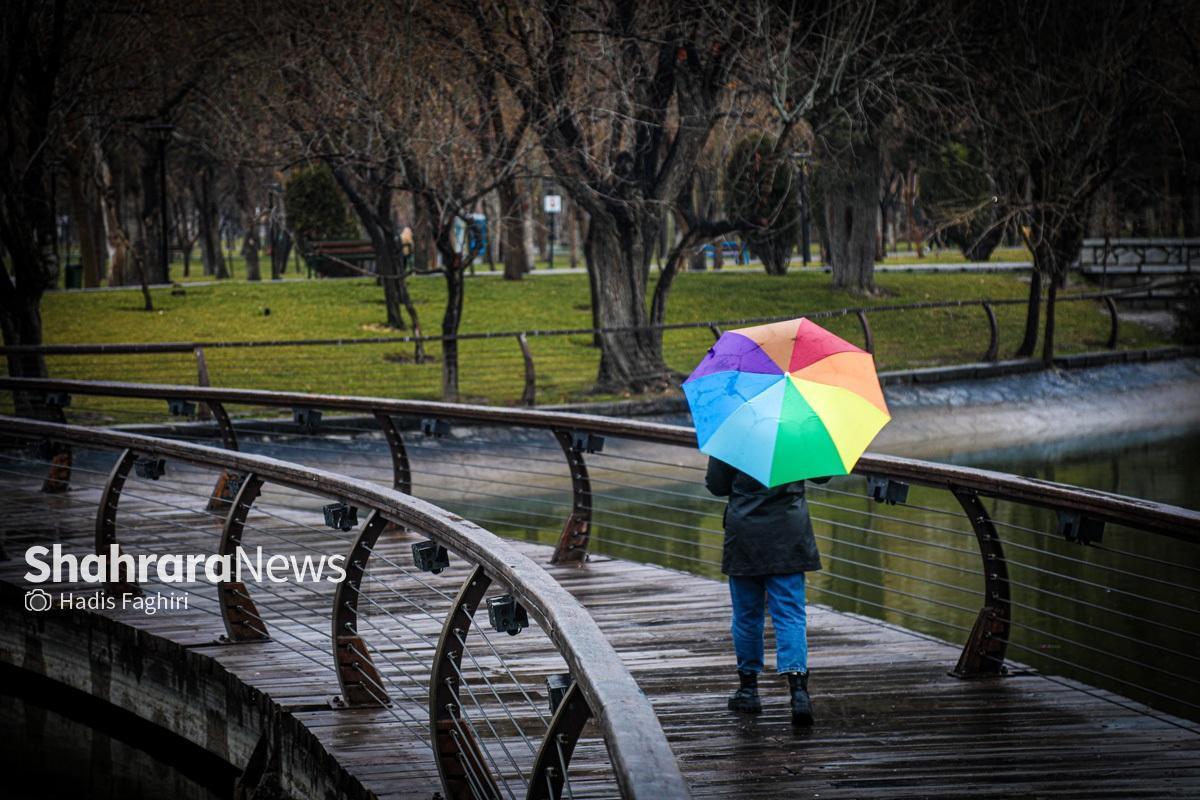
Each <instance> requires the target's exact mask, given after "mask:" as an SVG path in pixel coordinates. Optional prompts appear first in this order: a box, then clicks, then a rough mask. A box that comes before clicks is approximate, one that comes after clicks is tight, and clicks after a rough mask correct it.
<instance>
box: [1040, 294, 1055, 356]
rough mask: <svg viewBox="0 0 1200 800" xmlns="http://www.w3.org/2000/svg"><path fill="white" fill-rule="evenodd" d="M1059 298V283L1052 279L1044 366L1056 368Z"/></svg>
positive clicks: (1047, 306) (1044, 337)
mask: <svg viewBox="0 0 1200 800" xmlns="http://www.w3.org/2000/svg"><path fill="white" fill-rule="evenodd" d="M1057 298H1058V281H1057V280H1054V279H1053V278H1051V279H1050V290H1049V292H1047V294H1046V334H1045V336H1043V337H1042V366H1043V367H1045V368H1046V369H1050V368H1051V367H1053V366H1054V305H1055V304H1054V301H1055V300H1056V299H1057Z"/></svg>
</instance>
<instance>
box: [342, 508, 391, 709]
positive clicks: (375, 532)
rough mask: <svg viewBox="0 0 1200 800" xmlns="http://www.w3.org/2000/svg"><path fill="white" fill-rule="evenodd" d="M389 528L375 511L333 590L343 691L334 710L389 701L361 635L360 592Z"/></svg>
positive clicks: (359, 535) (348, 557) (378, 704)
mask: <svg viewBox="0 0 1200 800" xmlns="http://www.w3.org/2000/svg"><path fill="white" fill-rule="evenodd" d="M387 527H388V521H387V520H386V519H384V518H383V515H382V514H380V513H379V512H378V511H372V512H371V516H369V517H367V522H366V524H365V525H363V527H362V530H361V531H359V533H358V536H357V537H355V539H354V544H353V545H352V546H351V547H350V554H349V555H348V556H346V576H345V577H344V578H342V580H341V581H339V582H338V585H337V588H336V589H334V593H333V631H332V634H333V635H332V644H333V663H334V669H335V671H336V672H337V677H338V684H339V685H340V686H341V688H342V694H341V697H338V698H335V699H334V701H333V703H332V705H333V706H334V707H335V708H356V707H361V706H384V705H387V704H388V703H389V702H390V700H389V698H388V695H387V692H386V691H385V690H384V688H383V679H382V678H381V677H380V676H379V671H378V670H377V669H375V663H374V662H373V661H372V660H371V655H370V652H369V651H368V650H367V646H366V644H365V643H364V642H363V640H362V638H361V637H360V636H359V635H358V593H359V591H360V587H361V586H362V579H363V575H364V574H365V573H366V571H367V560H368V559H370V558H371V553H372V552H373V551H374V550H375V543H376V542H377V541H379V535H380V534H381V533H383V531H384V529H385V528H387Z"/></svg>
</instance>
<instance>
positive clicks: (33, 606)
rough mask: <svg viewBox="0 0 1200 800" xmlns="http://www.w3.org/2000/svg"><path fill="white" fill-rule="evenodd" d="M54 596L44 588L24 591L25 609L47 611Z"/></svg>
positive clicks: (52, 602)
mask: <svg viewBox="0 0 1200 800" xmlns="http://www.w3.org/2000/svg"><path fill="white" fill-rule="evenodd" d="M52 605H54V598H53V597H52V596H51V595H50V593H49V592H47V591H46V590H45V589H33V590H31V591H28V592H26V593H25V610H26V611H49V610H50V607H51V606H52Z"/></svg>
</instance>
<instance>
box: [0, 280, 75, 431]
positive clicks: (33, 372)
mask: <svg viewBox="0 0 1200 800" xmlns="http://www.w3.org/2000/svg"><path fill="white" fill-rule="evenodd" d="M12 300H13V302H12V303H11V304H9V303H6V304H5V305H6V306H7V307H6V308H4V309H3V313H0V331H2V332H3V334H4V344H5V345H6V346H8V347H15V346H18V345H32V346H38V345H41V344H42V312H41V293H40V292H38V293H37V297H36V298H31V297H29V295H27V294H25V293H19V294H18V295H17V296H15V297H13V298H12ZM7 361H8V374H9V376H10V377H13V378H45V377H46V376H47V372H46V357H45V356H43V355H42V354H41V353H20V354H16V355H10V356H8V357H7ZM13 410H14V411H15V412H16V414H17V416H19V417H35V418H39V419H49V420H51V421H54V422H61V421H62V420H59V419H54V418H53V417H52V416H51V414H50V409H49V408H48V407H47V406H46V404H45V403H44V402H43V401H42V395H41V394H40V393H36V392H18V391H14V392H13Z"/></svg>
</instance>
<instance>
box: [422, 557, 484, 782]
mask: <svg viewBox="0 0 1200 800" xmlns="http://www.w3.org/2000/svg"><path fill="white" fill-rule="evenodd" d="M491 584H492V579H491V578H489V577H488V576H487V574H486V573H485V572H484V571H483V567H481V566H477V567H475V569H473V570H472V571H471V575H470V576H469V577H468V578H467V580H466V581H465V582H464V583H463V585H462V588H461V589H459V590H458V596H457V597H455V598H454V605H453V606H452V607H451V609H450V613H449V615H448V616H447V617H446V623H445V625H443V626H442V635H441V636H440V637H438V644H437V651H436V653H435V654H434V657H433V670H432V672H431V674H430V676H429V726H430V734H431V736H432V740H433V752H434V754H435V756H436V758H437V765H438V774H439V775H441V778H442V791H443V792H444V794H445V796H446V798H447V800H460V798H461V799H462V800H466V798H475V797H479V796H481V795H482V796H483V797H485V798H492V797H495V798H498V797H500V790H499V788H498V787H497V786H496V781H495V778H494V777H493V776H492V773H491V771H490V770H489V769H488V766H487V763H486V761H485V760H484V757H483V753H482V752H481V751H480V749H479V744H478V742H476V741H475V736H474V734H473V733H472V729H471V726H470V724H463V720H464V717H463V715H462V709H461V708H460V704H459V699H458V686H459V682H460V679H459V674H460V672H459V668H460V667H461V666H462V650H463V642H465V641H466V638H467V632H468V631H470V630H471V620H472V618H473V617H474V616H475V610H476V609H477V608H478V607H479V603H480V601H481V600H483V595H484V594H485V593H486V592H487V590H488V587H489V586H491Z"/></svg>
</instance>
